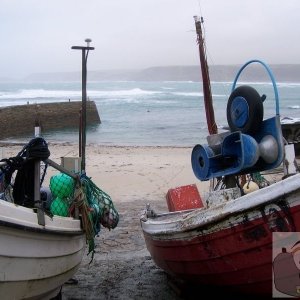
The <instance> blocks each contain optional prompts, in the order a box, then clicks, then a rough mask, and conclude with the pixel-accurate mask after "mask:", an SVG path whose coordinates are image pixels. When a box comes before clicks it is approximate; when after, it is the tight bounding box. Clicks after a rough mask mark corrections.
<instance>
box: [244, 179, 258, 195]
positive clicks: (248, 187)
mask: <svg viewBox="0 0 300 300" xmlns="http://www.w3.org/2000/svg"><path fill="white" fill-rule="evenodd" d="M257 190H259V186H258V184H257V183H255V182H254V181H249V182H246V183H245V184H244V186H243V191H244V193H245V194H249V193H252V192H254V191H257Z"/></svg>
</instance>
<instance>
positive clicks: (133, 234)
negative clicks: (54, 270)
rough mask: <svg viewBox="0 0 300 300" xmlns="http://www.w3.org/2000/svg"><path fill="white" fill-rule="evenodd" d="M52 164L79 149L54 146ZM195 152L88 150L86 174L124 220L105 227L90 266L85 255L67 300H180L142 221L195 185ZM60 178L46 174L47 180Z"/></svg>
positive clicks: (12, 150) (13, 148)
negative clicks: (174, 192)
mask: <svg viewBox="0 0 300 300" xmlns="http://www.w3.org/2000/svg"><path fill="white" fill-rule="evenodd" d="M48 146H49V150H50V152H51V155H50V158H51V159H52V160H53V161H55V162H57V163H60V162H61V157H77V156H78V146H77V145H72V144H68V143H64V144H51V143H49V145H48ZM4 148H5V150H4V152H5V153H4V154H5V156H6V157H8V156H15V155H17V153H18V152H19V151H20V150H21V149H22V146H20V145H5V147H4ZM191 150H192V149H191V148H173V147H116V146H112V147H107V146H98V145H87V147H86V173H87V176H89V177H91V179H92V180H93V182H94V183H95V184H96V185H97V186H98V187H100V188H101V189H102V190H104V191H105V192H106V193H108V194H109V195H110V196H111V198H112V199H113V202H114V205H115V207H116V209H117V210H118V212H119V214H120V221H119V224H118V226H117V227H116V228H115V229H113V230H111V231H109V230H108V229H106V228H104V227H102V228H101V231H100V233H99V235H98V237H97V238H96V253H95V256H94V260H93V261H92V262H91V263H90V259H91V257H90V256H87V255H85V256H84V260H83V262H82V264H81V267H80V269H79V270H78V272H77V274H76V276H75V279H77V280H78V283H77V284H65V285H64V286H63V290H62V291H63V293H62V296H63V299H65V300H67V299H74V300H75V299H78V300H79V299H156V300H157V299H166V300H168V299H182V295H181V294H180V293H179V291H177V289H176V288H174V285H173V283H172V281H170V280H169V279H168V277H167V276H166V274H165V273H164V272H163V271H162V270H160V269H159V268H158V267H157V266H156V265H155V264H154V263H153V261H152V259H151V256H150V254H149V252H148V251H147V249H146V246H145V242H144V238H143V234H142V231H141V227H140V223H139V216H140V214H141V212H142V210H143V209H144V208H145V207H146V204H147V203H151V205H152V207H153V208H155V209H156V210H157V211H162V210H165V209H167V204H166V201H165V196H166V193H167V191H168V189H170V188H175V187H178V186H182V185H187V184H197V186H198V189H199V191H200V193H201V190H204V189H206V184H203V183H201V182H199V181H198V180H197V179H196V177H195V176H194V174H193V171H192V168H191V163H190V157H191ZM55 172H57V171H56V170H54V169H52V168H51V167H49V168H48V170H47V177H46V179H45V183H44V185H45V186H47V180H49V178H50V176H51V175H52V174H54V173H55Z"/></svg>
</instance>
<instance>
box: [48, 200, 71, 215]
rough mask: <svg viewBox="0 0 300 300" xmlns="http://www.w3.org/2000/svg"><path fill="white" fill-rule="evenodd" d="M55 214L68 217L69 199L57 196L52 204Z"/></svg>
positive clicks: (51, 209)
mask: <svg viewBox="0 0 300 300" xmlns="http://www.w3.org/2000/svg"><path fill="white" fill-rule="evenodd" d="M50 211H51V213H52V214H53V215H57V216H62V217H67V216H68V215H69V204H68V201H67V199H62V198H59V197H56V198H55V199H54V200H53V201H52V203H51V206H50Z"/></svg>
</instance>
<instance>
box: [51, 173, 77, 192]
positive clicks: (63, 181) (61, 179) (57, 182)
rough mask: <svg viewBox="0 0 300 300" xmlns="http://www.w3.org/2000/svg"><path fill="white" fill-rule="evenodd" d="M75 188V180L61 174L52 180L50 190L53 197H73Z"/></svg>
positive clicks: (54, 176)
mask: <svg viewBox="0 0 300 300" xmlns="http://www.w3.org/2000/svg"><path fill="white" fill-rule="evenodd" d="M74 188H75V182H74V179H73V178H71V177H70V176H68V175H66V174H63V173H59V174H57V175H53V176H52V177H51V178H50V190H51V193H52V196H53V197H59V198H67V197H72V196H73V194H74Z"/></svg>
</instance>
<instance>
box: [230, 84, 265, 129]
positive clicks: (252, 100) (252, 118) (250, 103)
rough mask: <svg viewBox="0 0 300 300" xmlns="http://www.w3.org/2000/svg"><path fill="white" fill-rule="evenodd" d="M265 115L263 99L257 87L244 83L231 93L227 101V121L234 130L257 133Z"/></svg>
mask: <svg viewBox="0 0 300 300" xmlns="http://www.w3.org/2000/svg"><path fill="white" fill-rule="evenodd" d="M237 104H238V105H237ZM239 108H240V110H239ZM263 116H264V107H263V101H262V99H261V97H260V95H259V93H258V92H257V91H256V89H254V88H253V87H251V86H248V85H242V86H239V87H237V88H236V89H235V90H234V91H233V92H232V93H231V95H230V97H229V99H228V102H227V122H228V125H229V128H230V130H231V131H232V132H233V131H241V132H242V133H255V132H256V131H257V130H258V129H259V127H260V125H261V123H262V121H263Z"/></svg>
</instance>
